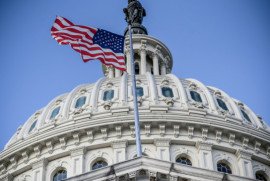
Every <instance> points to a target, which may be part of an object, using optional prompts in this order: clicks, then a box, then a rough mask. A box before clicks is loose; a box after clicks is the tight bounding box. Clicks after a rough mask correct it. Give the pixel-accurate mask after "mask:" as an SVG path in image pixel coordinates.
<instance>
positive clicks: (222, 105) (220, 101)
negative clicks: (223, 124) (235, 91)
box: [217, 99, 228, 111]
mask: <svg viewBox="0 0 270 181" xmlns="http://www.w3.org/2000/svg"><path fill="white" fill-rule="evenodd" d="M217 102H218V105H219V107H221V108H222V109H223V110H225V111H228V108H227V106H226V103H225V102H223V101H222V100H221V99H217Z"/></svg>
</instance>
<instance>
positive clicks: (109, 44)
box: [93, 29, 125, 53]
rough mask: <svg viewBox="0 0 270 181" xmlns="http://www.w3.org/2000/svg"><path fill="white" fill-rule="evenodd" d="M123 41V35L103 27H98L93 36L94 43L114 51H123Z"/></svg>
mask: <svg viewBox="0 0 270 181" xmlns="http://www.w3.org/2000/svg"><path fill="white" fill-rule="evenodd" d="M124 42H125V37H124V36H121V35H117V34H114V33H111V32H109V31H106V30H103V29H98V31H97V32H96V34H95V35H94V37H93V43H94V44H98V45H99V46H101V47H102V48H106V49H111V50H113V51H114V52H115V53H124Z"/></svg>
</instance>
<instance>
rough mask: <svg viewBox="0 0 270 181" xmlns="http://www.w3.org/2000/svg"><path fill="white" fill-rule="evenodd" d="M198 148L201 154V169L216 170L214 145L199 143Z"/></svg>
mask: <svg viewBox="0 0 270 181" xmlns="http://www.w3.org/2000/svg"><path fill="white" fill-rule="evenodd" d="M196 147H197V149H198V153H199V158H200V166H201V168H205V169H209V170H214V167H213V159H212V144H210V143H207V142H197V143H196Z"/></svg>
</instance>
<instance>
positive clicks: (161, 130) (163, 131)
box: [159, 124, 166, 137]
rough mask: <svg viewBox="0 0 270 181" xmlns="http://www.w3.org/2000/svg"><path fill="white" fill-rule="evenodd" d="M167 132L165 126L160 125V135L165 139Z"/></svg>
mask: <svg viewBox="0 0 270 181" xmlns="http://www.w3.org/2000/svg"><path fill="white" fill-rule="evenodd" d="M165 132H166V128H165V124H160V125H159V134H160V136H161V137H164V135H165Z"/></svg>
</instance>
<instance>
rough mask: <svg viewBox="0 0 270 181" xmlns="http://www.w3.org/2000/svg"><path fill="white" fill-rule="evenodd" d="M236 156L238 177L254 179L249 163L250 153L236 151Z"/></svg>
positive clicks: (250, 163)
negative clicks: (238, 169)
mask: <svg viewBox="0 0 270 181" xmlns="http://www.w3.org/2000/svg"><path fill="white" fill-rule="evenodd" d="M236 156H237V161H238V164H239V168H240V175H241V176H243V177H249V178H254V175H253V168H252V162H251V156H252V153H250V152H248V151H245V150H237V151H236Z"/></svg>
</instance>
